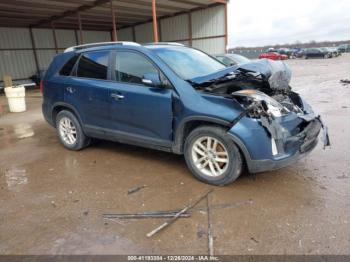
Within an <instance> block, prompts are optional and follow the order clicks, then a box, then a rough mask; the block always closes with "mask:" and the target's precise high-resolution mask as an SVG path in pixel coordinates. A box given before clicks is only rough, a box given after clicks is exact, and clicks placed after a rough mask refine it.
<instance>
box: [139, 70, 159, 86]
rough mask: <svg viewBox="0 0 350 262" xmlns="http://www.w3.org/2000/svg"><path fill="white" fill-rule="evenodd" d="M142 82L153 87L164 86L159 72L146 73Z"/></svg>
mask: <svg viewBox="0 0 350 262" xmlns="http://www.w3.org/2000/svg"><path fill="white" fill-rule="evenodd" d="M142 83H143V84H144V85H146V86H151V87H162V86H163V85H162V81H161V80H160V75H159V73H154V72H153V73H145V74H144V75H143V77H142Z"/></svg>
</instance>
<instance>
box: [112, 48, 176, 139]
mask: <svg viewBox="0 0 350 262" xmlns="http://www.w3.org/2000/svg"><path fill="white" fill-rule="evenodd" d="M113 68H114V71H113V73H112V75H113V76H112V77H113V78H114V79H115V84H114V85H113V87H112V88H111V89H110V90H109V92H110V93H109V95H110V97H109V99H110V111H109V113H110V119H111V121H110V124H111V128H112V129H113V130H115V131H117V132H118V133H120V134H121V135H126V136H129V137H130V139H135V140H140V141H141V142H142V141H144V142H146V143H151V144H158V145H165V146H168V145H170V143H171V140H172V118H173V115H172V92H173V89H172V88H170V87H161V88H160V87H150V86H146V85H144V84H143V83H142V78H143V75H144V74H146V73H154V72H157V73H160V74H162V72H161V71H160V70H159V69H158V67H157V66H156V65H155V64H154V63H153V62H152V61H151V60H150V59H149V58H148V57H146V56H145V55H144V54H142V53H140V52H136V51H131V50H120V51H117V52H115V55H114V62H113Z"/></svg>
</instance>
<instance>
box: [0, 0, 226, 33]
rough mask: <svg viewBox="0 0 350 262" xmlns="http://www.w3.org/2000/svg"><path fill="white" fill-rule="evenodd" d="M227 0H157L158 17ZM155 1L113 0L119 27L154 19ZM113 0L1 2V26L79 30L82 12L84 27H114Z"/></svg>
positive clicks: (93, 28)
mask: <svg viewBox="0 0 350 262" xmlns="http://www.w3.org/2000/svg"><path fill="white" fill-rule="evenodd" d="M224 2H225V0H176V1H175V0H161V1H160V0H158V1H157V3H156V7H157V16H158V17H159V18H161V17H170V16H173V15H175V14H179V13H182V12H188V11H190V10H196V9H200V8H206V7H208V6H211V5H213V4H220V3H224ZM151 3H152V0H134V1H130V0H113V6H114V9H115V13H116V21H117V22H116V24H117V28H123V27H127V26H130V25H134V24H140V23H145V22H148V21H150V20H151V18H152V4H151ZM110 7H111V3H110V0H16V1H7V2H0V27H1V26H10V27H30V26H32V27H51V21H54V25H55V28H66V29H76V28H77V27H78V21H77V12H78V11H79V13H80V16H81V20H82V25H83V28H84V29H91V30H111V28H112V22H111V8H110Z"/></svg>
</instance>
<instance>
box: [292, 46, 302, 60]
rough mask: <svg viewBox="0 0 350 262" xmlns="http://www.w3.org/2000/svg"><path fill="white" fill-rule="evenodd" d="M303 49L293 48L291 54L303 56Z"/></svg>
mask: <svg viewBox="0 0 350 262" xmlns="http://www.w3.org/2000/svg"><path fill="white" fill-rule="evenodd" d="M304 50H305V49H303V48H293V56H294V57H296V58H301V57H303V54H304Z"/></svg>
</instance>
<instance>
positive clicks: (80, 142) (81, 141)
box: [56, 110, 91, 151]
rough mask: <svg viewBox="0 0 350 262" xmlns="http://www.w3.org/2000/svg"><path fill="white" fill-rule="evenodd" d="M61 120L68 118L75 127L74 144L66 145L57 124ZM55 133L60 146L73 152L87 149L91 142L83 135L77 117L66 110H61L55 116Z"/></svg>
mask: <svg viewBox="0 0 350 262" xmlns="http://www.w3.org/2000/svg"><path fill="white" fill-rule="evenodd" d="M63 118H68V119H69V120H70V121H71V122H72V124H73V125H74V127H75V130H76V139H75V142H74V143H72V144H69V143H67V142H66V141H65V139H64V138H63V136H62V134H61V132H60V128H59V124H60V121H61V120H62V119H63ZM56 132H57V136H58V138H59V140H60V142H61V144H62V145H63V146H64V147H66V148H68V149H70V150H74V151H78V150H81V149H83V148H84V147H87V146H88V145H89V144H90V141H91V139H90V138H89V137H87V136H86V135H85V134H84V132H83V129H82V127H81V124H80V122H79V120H78V119H77V117H76V116H75V115H74V114H73V113H72V112H70V111H68V110H62V111H60V112H59V113H58V114H57V116H56Z"/></svg>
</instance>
